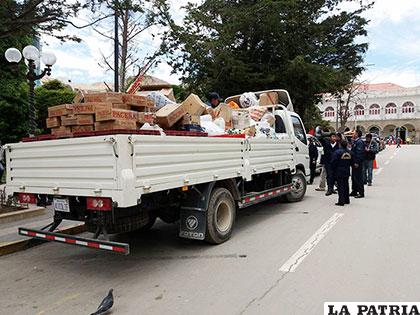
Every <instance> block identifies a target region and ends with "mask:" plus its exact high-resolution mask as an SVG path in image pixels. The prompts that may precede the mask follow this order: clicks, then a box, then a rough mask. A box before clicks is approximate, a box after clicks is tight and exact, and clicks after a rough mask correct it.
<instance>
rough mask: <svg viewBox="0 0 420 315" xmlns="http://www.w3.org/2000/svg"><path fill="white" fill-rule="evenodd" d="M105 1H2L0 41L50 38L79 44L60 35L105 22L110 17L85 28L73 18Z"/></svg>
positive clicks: (71, 37) (103, 16)
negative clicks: (68, 30)
mask: <svg viewBox="0 0 420 315" xmlns="http://www.w3.org/2000/svg"><path fill="white" fill-rule="evenodd" d="M104 1H105V0H84V1H78V0H75V1H61V0H25V1H16V0H2V1H1V5H0V39H4V38H9V37H11V36H13V37H16V36H31V37H35V36H38V35H41V34H48V35H52V36H54V37H56V38H59V39H61V40H76V41H80V39H79V38H78V37H77V36H72V35H69V34H65V33H63V31H64V29H65V28H66V27H67V26H68V25H72V26H73V27H75V28H79V29H80V28H85V27H88V26H91V25H94V24H96V23H97V22H98V21H101V20H103V19H106V18H108V17H110V16H112V14H108V15H101V16H100V17H99V18H97V19H95V20H94V21H92V22H91V23H89V24H86V25H76V24H74V23H73V22H72V18H74V17H76V16H77V13H78V12H79V11H80V10H83V9H91V10H93V11H95V10H96V6H97V4H98V3H101V2H104Z"/></svg>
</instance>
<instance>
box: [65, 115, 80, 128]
mask: <svg viewBox="0 0 420 315" xmlns="http://www.w3.org/2000/svg"><path fill="white" fill-rule="evenodd" d="M61 124H62V125H63V126H75V125H77V118H76V116H74V115H69V116H61Z"/></svg>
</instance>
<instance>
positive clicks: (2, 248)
mask: <svg viewBox="0 0 420 315" xmlns="http://www.w3.org/2000/svg"><path fill="white" fill-rule="evenodd" d="M83 232H86V226H85V224H78V225H72V226H69V227H66V228H63V229H60V230H58V233H63V234H68V235H76V234H80V233H83ZM45 242H48V241H43V240H39V239H32V238H29V239H24V240H18V241H13V242H8V243H2V244H0V256H4V255H8V254H13V253H16V252H19V251H22V250H26V249H29V248H31V247H34V246H38V245H41V244H43V243H45Z"/></svg>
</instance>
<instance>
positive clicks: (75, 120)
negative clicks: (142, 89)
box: [46, 92, 154, 136]
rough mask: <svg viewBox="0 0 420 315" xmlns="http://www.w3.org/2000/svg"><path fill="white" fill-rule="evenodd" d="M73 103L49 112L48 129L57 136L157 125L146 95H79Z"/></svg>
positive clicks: (151, 104)
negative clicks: (148, 124) (147, 124)
mask: <svg viewBox="0 0 420 315" xmlns="http://www.w3.org/2000/svg"><path fill="white" fill-rule="evenodd" d="M74 101H76V102H75V103H73V104H63V105H58V106H53V107H50V108H49V109H48V118H47V122H46V125H47V128H51V133H52V134H53V135H57V136H67V135H70V134H72V133H74V132H89V131H94V130H98V131H103V130H115V129H130V130H135V129H137V128H138V127H141V126H142V125H143V124H144V123H146V122H148V123H150V124H153V123H154V113H153V112H154V103H153V101H151V100H149V99H148V98H147V97H145V96H141V95H131V94H124V93H111V92H107V93H91V94H85V95H80V94H79V95H77V96H76V98H75V100H74Z"/></svg>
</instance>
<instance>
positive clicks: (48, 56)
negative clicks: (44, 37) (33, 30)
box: [4, 45, 57, 137]
mask: <svg viewBox="0 0 420 315" xmlns="http://www.w3.org/2000/svg"><path fill="white" fill-rule="evenodd" d="M22 54H23V57H24V58H25V60H26V61H27V63H28V72H27V73H26V79H27V80H28V81H29V130H28V133H29V136H30V137H33V136H34V135H35V130H36V120H35V81H37V80H40V79H41V78H43V77H44V76H45V75H48V76H49V75H51V67H52V66H53V65H54V64H55V62H56V61H57V58H56V57H55V55H54V54H53V53H47V52H45V53H42V54H40V52H39V50H38V48H36V47H35V46H32V45H29V46H26V47H25V48H23V50H22V53H21V52H20V51H19V50H18V49H16V48H9V49H7V50H6V52H5V54H4V55H5V57H6V59H7V61H8V62H10V63H14V64H17V63H19V62H20V61H21V60H22ZM40 57H41V61H42V62H43V63H44V64H45V68H44V70H43V71H42V72H41V73H40V74H37V73H36V64H37V62H39V59H40Z"/></svg>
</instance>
